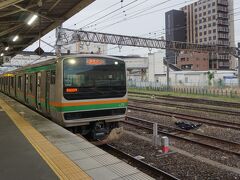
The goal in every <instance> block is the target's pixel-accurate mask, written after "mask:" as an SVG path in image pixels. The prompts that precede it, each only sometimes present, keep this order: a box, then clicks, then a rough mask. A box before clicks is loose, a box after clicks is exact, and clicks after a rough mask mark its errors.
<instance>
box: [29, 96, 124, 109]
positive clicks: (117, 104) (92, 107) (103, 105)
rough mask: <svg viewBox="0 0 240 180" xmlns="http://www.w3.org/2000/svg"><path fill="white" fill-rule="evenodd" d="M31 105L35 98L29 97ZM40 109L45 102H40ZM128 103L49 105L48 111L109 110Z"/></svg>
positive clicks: (122, 106)
mask: <svg viewBox="0 0 240 180" xmlns="http://www.w3.org/2000/svg"><path fill="white" fill-rule="evenodd" d="M29 100H30V102H31V103H33V104H34V105H35V100H36V99H35V98H33V97H29ZM40 103H41V106H42V107H45V105H46V104H45V101H44V102H40ZM127 105H128V103H112V104H93V105H82V106H66V107H56V106H52V105H50V109H52V110H54V111H58V112H70V111H86V110H99V109H107V108H108V109H109V108H126V107H127Z"/></svg>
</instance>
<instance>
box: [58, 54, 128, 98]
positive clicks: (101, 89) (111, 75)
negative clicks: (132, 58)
mask: <svg viewBox="0 0 240 180" xmlns="http://www.w3.org/2000/svg"><path fill="white" fill-rule="evenodd" d="M63 69H64V77H63V78H64V79H63V84H64V97H65V98H66V99H68V100H77V99H99V98H114V97H123V96H124V95H125V94H126V73H125V63H124V62H123V61H119V60H115V59H110V58H98V57H87V58H82V57H78V58H69V59H65V60H64V61H63Z"/></svg>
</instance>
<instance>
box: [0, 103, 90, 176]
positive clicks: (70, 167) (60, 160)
mask: <svg viewBox="0 0 240 180" xmlns="http://www.w3.org/2000/svg"><path fill="white" fill-rule="evenodd" d="M0 106H1V107H2V109H3V110H4V111H5V112H6V113H7V114H8V116H9V117H10V118H11V120H12V121H13V122H14V123H15V124H16V126H17V127H18V128H19V130H20V131H21V132H22V133H23V135H24V136H25V137H26V138H27V139H28V141H29V142H30V143H31V144H32V146H33V147H34V148H35V149H36V151H37V152H38V153H39V154H40V155H41V157H42V158H43V159H44V160H45V161H46V163H47V164H48V165H49V166H50V167H51V169H52V170H53V171H54V172H55V173H56V175H57V176H58V177H59V178H60V179H64V180H65V179H72V180H79V179H83V180H89V179H92V178H91V177H90V176H88V175H87V174H86V173H85V172H84V171H83V170H81V169H80V168H79V167H78V166H77V165H76V164H75V163H74V162H72V161H71V160H70V159H68V158H67V156H66V155H64V154H63V153H62V152H61V151H60V150H59V149H57V148H56V147H55V146H54V145H52V144H51V143H50V142H49V141H48V140H47V139H46V138H45V137H44V136H43V135H42V134H41V133H39V132H38V131H37V130H36V129H35V128H33V127H32V126H31V125H30V124H29V123H28V122H27V121H26V120H25V119H24V118H23V117H22V116H20V115H19V114H18V113H17V112H16V111H14V110H13V109H12V108H11V107H10V106H9V105H8V104H7V103H6V102H5V101H3V100H2V99H0Z"/></svg>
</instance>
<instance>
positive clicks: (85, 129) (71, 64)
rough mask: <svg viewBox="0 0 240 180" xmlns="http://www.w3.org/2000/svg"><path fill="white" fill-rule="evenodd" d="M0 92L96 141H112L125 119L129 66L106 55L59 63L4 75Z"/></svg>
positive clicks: (68, 58) (54, 61)
mask: <svg viewBox="0 0 240 180" xmlns="http://www.w3.org/2000/svg"><path fill="white" fill-rule="evenodd" d="M0 91H1V92H4V93H5V94H7V95H9V96H11V97H13V98H15V99H17V100H18V101H20V102H21V103H23V104H25V105H27V106H29V107H30V108H32V109H35V110H37V111H38V112H40V113H41V114H43V115H44V116H47V117H49V118H50V119H51V120H52V121H54V122H56V123H57V124H59V125H61V126H63V127H66V128H68V129H70V130H72V131H74V132H78V133H81V134H82V135H87V136H90V137H91V138H92V139H94V140H96V139H106V137H108V135H109V134H111V132H112V131H113V130H114V131H116V130H119V129H120V128H119V121H121V120H123V119H124V118H125V114H126V109H127V103H128V100H127V88H126V69H125V63H124V61H123V60H121V59H119V58H114V57H110V56H100V55H93V54H91V55H90V54H89V55H77V56H66V57H59V58H56V59H51V60H47V61H44V62H41V63H37V64H33V65H29V66H25V67H23V68H20V69H17V70H14V71H11V72H7V73H5V74H1V75H0Z"/></svg>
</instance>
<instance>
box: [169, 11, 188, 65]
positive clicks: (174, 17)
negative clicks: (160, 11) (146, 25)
mask: <svg viewBox="0 0 240 180" xmlns="http://www.w3.org/2000/svg"><path fill="white" fill-rule="evenodd" d="M165 24H166V25H165V31H166V40H167V41H182V42H186V21H185V14H184V12H183V11H179V10H171V11H168V12H166V14H165ZM166 60H167V61H168V62H169V63H171V64H176V53H175V52H174V51H171V50H168V49H167V50H166Z"/></svg>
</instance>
